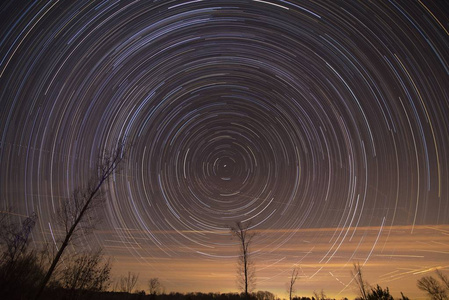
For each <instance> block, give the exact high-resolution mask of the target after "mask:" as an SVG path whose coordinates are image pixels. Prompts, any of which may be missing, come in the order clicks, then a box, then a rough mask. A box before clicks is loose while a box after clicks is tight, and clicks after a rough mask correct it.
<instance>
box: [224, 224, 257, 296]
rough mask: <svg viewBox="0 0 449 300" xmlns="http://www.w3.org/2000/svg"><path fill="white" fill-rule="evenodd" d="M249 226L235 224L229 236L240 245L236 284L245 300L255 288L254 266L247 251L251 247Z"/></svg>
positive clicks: (251, 238)
mask: <svg viewBox="0 0 449 300" xmlns="http://www.w3.org/2000/svg"><path fill="white" fill-rule="evenodd" d="M249 225H250V224H247V225H246V226H245V225H243V224H242V223H241V222H236V223H235V226H231V227H230V231H231V234H232V235H233V236H234V237H236V238H237V239H238V241H239V244H240V255H239V258H238V268H237V282H238V284H239V288H240V289H241V290H242V291H243V292H244V293H245V297H246V299H249V293H250V292H251V291H252V290H254V288H255V286H256V274H255V266H254V262H253V260H252V257H251V252H250V251H249V248H250V246H251V245H252V241H253V238H254V236H255V233H254V232H250V230H249Z"/></svg>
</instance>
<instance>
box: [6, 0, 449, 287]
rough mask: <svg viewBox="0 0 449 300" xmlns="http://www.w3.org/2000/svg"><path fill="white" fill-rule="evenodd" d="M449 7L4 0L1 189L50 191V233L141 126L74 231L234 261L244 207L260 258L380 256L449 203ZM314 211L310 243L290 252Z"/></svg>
mask: <svg viewBox="0 0 449 300" xmlns="http://www.w3.org/2000/svg"><path fill="white" fill-rule="evenodd" d="M448 11H449V10H448V7H447V4H444V3H441V2H440V3H434V2H430V1H387V2H382V3H378V2H358V1H346V2H332V1H281V0H279V1H274V0H270V1H134V2H126V1H125V2H124V1H114V2H110V1H77V2H76V3H67V2H58V1H47V2H44V1H40V2H39V1H37V2H32V3H28V2H23V3H21V4H20V5H19V4H18V2H16V1H9V2H6V3H5V4H2V6H1V14H0V18H1V19H2V22H1V29H2V36H1V41H0V43H1V44H0V45H1V47H0V54H1V56H0V59H1V61H0V76H1V77H0V95H1V106H0V107H1V110H0V117H1V118H0V128H1V131H0V163H1V165H2V168H1V170H0V172H1V173H0V175H1V179H0V196H1V205H2V209H3V210H5V209H6V208H7V207H11V206H14V207H16V208H17V210H18V211H19V213H21V214H24V215H28V214H30V213H31V212H33V211H36V212H37V213H38V215H39V220H38V224H39V229H38V231H39V232H36V233H35V235H36V239H37V240H41V241H42V242H52V241H53V239H55V237H57V236H58V235H59V234H61V233H60V229H58V226H57V224H56V223H55V222H54V217H55V214H56V212H57V208H58V207H59V205H60V203H61V201H62V199H67V198H68V197H70V193H71V192H72V191H73V190H74V189H75V187H77V186H78V185H80V184H82V183H83V182H85V178H86V176H88V175H89V174H90V172H91V170H92V168H93V167H94V164H95V161H96V158H97V156H98V155H99V152H100V151H101V149H105V148H110V147H113V146H114V145H115V143H116V142H117V141H118V140H120V139H124V140H125V141H130V142H132V146H131V148H130V151H129V154H128V157H127V159H126V163H125V164H124V166H123V167H122V169H121V171H120V172H119V173H117V174H116V175H115V176H114V178H113V180H111V181H110V182H108V186H107V189H106V190H105V192H106V193H105V198H106V201H105V206H104V207H103V208H102V209H97V210H96V213H97V214H98V215H99V216H101V217H102V218H103V219H104V220H105V222H104V223H103V224H102V225H100V229H101V230H100V233H95V234H94V236H95V239H94V240H95V241H91V240H90V239H89V238H87V237H86V238H85V239H84V240H82V241H81V242H80V243H79V244H77V245H76V246H75V247H74V248H73V249H72V250H73V251H75V249H77V248H78V249H82V248H85V247H90V246H91V245H94V244H100V245H102V246H104V247H106V249H110V251H111V252H114V251H115V250H114V249H116V248H114V247H116V246H117V245H120V246H121V247H123V249H126V251H128V252H127V253H128V255H131V256H132V257H134V258H135V259H136V260H139V261H143V262H145V263H148V264H150V265H151V264H152V262H154V261H153V260H152V259H154V260H156V259H157V258H158V257H178V258H179V257H184V256H187V257H195V258H197V259H199V260H201V259H218V260H219V259H222V258H228V259H229V260H227V262H229V263H230V264H231V263H232V259H233V258H234V256H235V253H233V252H232V251H231V250H232V249H234V248H235V246H236V244H235V241H232V240H231V238H230V235H229V227H228V226H230V225H232V224H234V223H235V222H236V221H244V222H248V223H250V224H251V228H252V229H253V230H256V231H259V232H261V233H262V234H260V235H259V236H258V238H257V239H256V240H255V246H254V250H255V253H256V255H257V256H258V257H260V258H261V259H262V260H264V259H265V260H267V261H270V263H273V264H274V265H276V264H277V263H275V262H276V261H281V260H285V261H289V262H291V263H297V262H298V261H301V260H302V259H305V258H306V257H310V258H308V259H310V260H309V263H311V264H313V265H314V266H316V268H315V269H313V270H311V271H309V272H308V273H307V272H306V273H305V274H304V276H309V277H313V276H315V274H317V273H319V272H320V270H321V269H322V268H323V267H325V266H326V265H329V266H330V265H332V263H337V262H338V263H341V264H342V265H347V264H351V263H352V261H354V260H355V259H357V260H360V261H362V262H368V261H369V259H370V257H371V256H372V255H374V254H375V253H378V254H379V253H381V254H382V250H381V248H382V247H383V249H387V248H388V247H387V245H388V238H387V240H382V237H383V236H390V234H391V235H392V236H394V230H393V229H392V228H393V227H394V226H408V227H407V228H409V230H408V231H407V234H411V233H413V231H414V230H415V227H416V228H417V227H419V226H421V225H443V224H447V223H448V220H449V205H448V201H447V199H448V179H447V178H448V175H449V174H448V171H449V166H448V162H447V157H448V155H449V153H448V149H449V146H448V141H449V138H448V137H449V134H448V128H449V124H448V121H447V116H448V115H449V105H448V95H447V82H449V80H448V79H449V76H448V74H449V69H448V60H449V53H448V49H449V38H448V36H449V34H448V31H447V24H448V17H447V16H448V15H449V14H448V13H447V12H448ZM373 228H374V229H373ZM388 228H389V229H388ZM309 229H310V230H316V234H314V235H308V237H307V241H305V243H306V244H307V245H308V246H307V247H305V248H304V249H302V251H305V252H302V253H301V254H298V253H297V254H296V255H295V258H294V259H293V260H292V259H291V258H289V255H288V254H276V253H278V252H277V251H281V250H282V249H284V248H283V247H284V245H289V247H290V248H289V249H291V247H294V245H292V244H294V243H296V241H297V238H298V234H299V232H300V230H309ZM320 230H321V231H320ZM263 232H265V234H263ZM435 234H437V233H435ZM103 237H106V238H103ZM368 237H369V238H368ZM371 237H372V238H371ZM304 239H305V238H304ZM323 239H324V240H326V241H327V244H326V245H325V246H323V247H324V248H323V249H321V248H320V247H318V246H317V249H316V250H315V251H318V252H317V253H319V254H317V255H312V254H310V253H313V250H311V249H313V244H314V243H318V242H319V241H322V240H323ZM381 240H382V242H380V241H381ZM302 242H304V240H302ZM354 243H355V244H354ZM379 244H381V245H383V246H379ZM345 245H354V247H353V248H351V249H350V250H348V248H345ZM361 245H363V246H361ZM285 247H286V246H285ZM318 249H321V250H318ZM343 249H345V250H343ZM120 251H121V250H120ZM307 251H309V252H308V253H309V254H310V255H309V254H307ZM320 251H321V252H320ZM385 251H387V250H385ZM392 251H393V250H392ZM393 252H394V251H393ZM120 253H122V252H120ZM289 253H290V252H289ZM387 254H391V253H390V252H388V253H387ZM159 255H160V256H159ZM308 255H309V256H308ZM278 265H279V264H278ZM342 265H338V266H332V267H329V268H330V271H329V272H331V275H332V274H334V273H335V274H341V273H343V272H346V271H343V267H342ZM266 268H267V270H271V269H270V267H269V266H268V267H266ZM345 270H346V269H345ZM273 272H274V273H273V274H271V275H269V276H277V275H276V274H283V273H282V272H284V271H282V270H281V269H276V270H275V271H273ZM323 272H324V271H323ZM326 272H327V271H326ZM332 272H333V273H332ZM338 272H341V273H338ZM327 273H328V272H327ZM327 273H326V274H327ZM332 277H335V276H334V275H332ZM332 280H334V279H332ZM334 281H335V280H334ZM338 281H340V283H342V284H340V283H338V284H339V287H338V289H342V288H345V287H344V286H345V285H347V284H348V282H349V279H347V278H346V279H344V280H343V281H344V282H342V281H341V280H340V279H338Z"/></svg>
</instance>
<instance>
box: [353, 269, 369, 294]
mask: <svg viewBox="0 0 449 300" xmlns="http://www.w3.org/2000/svg"><path fill="white" fill-rule="evenodd" d="M353 267H354V268H353V270H352V271H351V276H352V277H353V278H354V281H355V284H356V286H357V289H358V291H359V295H360V299H362V300H366V299H367V298H368V292H369V291H368V288H369V285H368V283H367V282H366V281H365V280H364V279H363V274H362V267H361V266H360V263H358V262H357V263H354V264H353Z"/></svg>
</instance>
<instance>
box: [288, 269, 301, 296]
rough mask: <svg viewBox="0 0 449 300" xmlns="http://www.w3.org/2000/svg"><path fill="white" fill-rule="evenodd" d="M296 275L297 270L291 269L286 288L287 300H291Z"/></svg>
mask: <svg viewBox="0 0 449 300" xmlns="http://www.w3.org/2000/svg"><path fill="white" fill-rule="evenodd" d="M298 274H299V270H298V269H296V268H293V270H292V274H291V275H290V282H289V283H288V288H287V292H288V296H289V299H290V300H292V295H293V293H294V292H295V288H294V287H295V283H296V279H298Z"/></svg>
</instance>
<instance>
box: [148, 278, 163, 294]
mask: <svg viewBox="0 0 449 300" xmlns="http://www.w3.org/2000/svg"><path fill="white" fill-rule="evenodd" d="M148 289H149V292H150V295H152V296H153V298H154V296H156V295H160V294H161V293H162V292H163V290H164V286H163V285H162V283H161V282H160V281H159V278H157V277H156V278H150V280H148Z"/></svg>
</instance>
